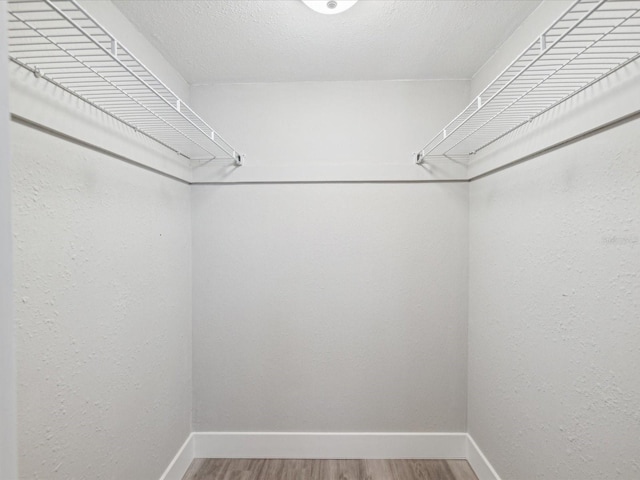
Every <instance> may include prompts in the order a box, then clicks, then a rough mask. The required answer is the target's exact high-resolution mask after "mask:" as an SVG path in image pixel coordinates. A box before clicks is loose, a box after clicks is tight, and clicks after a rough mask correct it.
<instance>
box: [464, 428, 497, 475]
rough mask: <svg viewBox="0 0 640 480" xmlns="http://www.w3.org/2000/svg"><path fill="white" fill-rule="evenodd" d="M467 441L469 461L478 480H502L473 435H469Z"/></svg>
mask: <svg viewBox="0 0 640 480" xmlns="http://www.w3.org/2000/svg"><path fill="white" fill-rule="evenodd" d="M467 440H468V443H467V455H466V457H467V461H468V462H469V465H471V468H473V471H474V472H475V473H476V477H478V480H500V476H499V475H498V472H496V471H495V469H494V468H493V466H492V465H491V463H489V460H487V457H485V456H484V453H482V450H480V448H479V447H478V444H477V443H476V442H475V441H474V440H473V438H472V437H471V435H469V434H467Z"/></svg>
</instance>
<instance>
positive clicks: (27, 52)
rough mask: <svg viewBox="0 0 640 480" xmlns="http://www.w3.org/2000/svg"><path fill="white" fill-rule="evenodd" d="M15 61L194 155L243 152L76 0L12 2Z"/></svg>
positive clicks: (238, 161) (230, 155)
mask: <svg viewBox="0 0 640 480" xmlns="http://www.w3.org/2000/svg"><path fill="white" fill-rule="evenodd" d="M8 13H9V21H8V37H9V58H10V60H11V61H13V62H14V63H16V64H18V65H20V66H22V67H24V68H26V69H28V70H30V71H31V72H33V73H34V74H35V75H36V76H39V77H42V78H44V79H45V80H47V81H49V82H51V83H53V84H55V85H57V86H58V87H60V88H62V89H64V90H65V91H67V92H69V93H70V94H72V95H74V96H76V97H78V98H80V99H82V100H84V101H85V102H87V103H89V104H91V105H92V106H94V107H96V108H98V109H100V110H101V111H103V112H104V113H106V114H108V115H110V116H112V117H114V118H116V119H118V120H119V121H121V122H123V123H125V124H126V125H128V126H130V127H131V128H133V129H134V130H136V131H138V132H140V133H142V134H144V135H146V136H147V137H150V138H152V139H154V140H156V141H157V142H159V143H161V144H162V145H164V146H166V147H168V148H170V149H171V150H173V151H175V152H177V153H179V154H180V155H182V156H184V157H186V158H192V159H194V158H229V159H233V160H234V162H235V163H236V164H238V165H240V164H242V161H243V156H242V155H240V154H239V153H238V152H237V151H236V150H235V149H234V148H233V147H232V146H231V145H230V144H229V143H228V142H226V141H225V140H224V139H223V138H222V137H221V136H220V135H219V134H218V133H217V132H216V131H214V130H213V129H212V128H211V127H210V126H209V125H208V124H207V123H206V122H205V121H204V120H203V119H202V118H200V116H198V115H197V114H196V113H195V112H194V111H193V110H191V109H190V108H189V107H188V106H187V105H185V104H184V103H183V102H182V101H181V100H180V98H179V97H178V96H177V95H176V94H175V93H173V92H172V91H171V89H169V88H168V87H167V86H166V85H165V84H164V83H163V82H162V81H161V80H159V79H158V78H157V77H156V76H155V75H154V74H153V73H151V71H150V70H149V69H147V68H146V67H145V66H144V65H143V64H142V63H141V62H140V61H139V60H138V59H137V58H136V57H135V56H134V55H133V54H132V53H131V52H130V51H129V50H127V49H126V47H124V46H123V45H122V44H120V43H119V42H118V40H117V39H116V38H115V37H114V36H113V35H111V34H110V33H109V32H108V31H107V30H106V29H105V28H104V27H102V26H101V25H100V24H99V23H98V22H97V21H96V20H95V19H93V18H92V17H91V16H90V15H89V14H88V13H87V12H86V11H85V10H84V9H83V8H82V7H81V6H80V5H78V4H77V3H76V2H75V0H9V2H8Z"/></svg>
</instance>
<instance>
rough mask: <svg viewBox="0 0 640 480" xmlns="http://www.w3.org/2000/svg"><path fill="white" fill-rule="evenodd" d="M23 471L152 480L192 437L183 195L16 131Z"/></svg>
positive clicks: (26, 475) (172, 184) (92, 155)
mask: <svg viewBox="0 0 640 480" xmlns="http://www.w3.org/2000/svg"><path fill="white" fill-rule="evenodd" d="M12 149H13V153H14V156H13V160H14V162H13V195H14V196H13V201H14V233H15V249H14V252H15V286H16V287H15V288H16V292H15V295H16V303H17V318H18V328H19V332H18V366H19V368H18V403H19V411H18V427H19V471H20V478H23V479H36V478H40V479H47V480H56V479H69V478H77V479H81V478H82V479H85V478H86V479H89V478H91V479H118V480H144V479H157V478H158V477H159V476H160V474H161V473H162V471H163V469H164V468H165V467H166V466H167V465H168V463H169V462H170V460H171V459H172V458H173V456H174V455H175V453H176V451H177V450H178V449H179V447H180V445H181V444H182V443H183V442H184V440H185V438H186V437H187V435H188V434H189V432H190V421H191V418H190V415H191V326H190V316H191V265H190V248H191V243H190V223H189V222H190V219H189V201H190V200H189V189H188V186H186V185H184V184H181V183H178V182H176V181H174V180H170V179H167V178H164V177H161V176H158V175H155V174H152V173H150V172H147V171H144V170H141V169H139V168H137V167H134V166H131V165H127V164H125V163H123V162H120V161H118V160H114V159H113V158H109V157H106V156H104V155H102V154H98V153H96V152H93V151H91V150H87V149H85V148H82V147H79V146H76V145H74V144H71V143H69V142H66V141H63V140H60V139H58V138H55V137H52V136H48V135H45V134H42V133H39V132H37V131H34V130H31V129H29V128H27V127H24V126H21V125H18V124H14V125H13V128H12Z"/></svg>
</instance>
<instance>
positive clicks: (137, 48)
mask: <svg viewBox="0 0 640 480" xmlns="http://www.w3.org/2000/svg"><path fill="white" fill-rule="evenodd" d="M79 3H80V5H81V6H82V8H84V9H86V11H87V12H89V14H90V15H91V16H92V17H94V18H95V19H96V20H97V21H98V22H99V23H100V24H101V25H102V26H103V27H104V28H106V29H107V30H108V31H109V33H111V34H112V35H113V36H115V37H116V38H117V39H118V40H119V41H120V42H121V43H122V44H123V45H124V46H125V47H126V48H127V49H128V50H129V51H130V52H131V53H133V54H134V55H135V56H136V57H137V58H138V60H140V61H141V62H142V63H143V64H144V65H145V66H146V67H147V68H148V69H149V70H151V71H152V72H153V73H154V74H155V75H156V76H157V77H158V78H159V79H161V80H162V81H163V82H164V83H165V85H167V87H169V88H170V89H171V90H173V93H175V94H176V95H178V97H180V98H181V99H182V100H183V101H184V102H186V103H187V104H188V103H189V84H188V83H187V81H186V80H185V79H184V77H183V76H182V75H181V74H180V72H178V70H176V68H175V67H174V66H173V65H172V64H171V63H170V62H169V61H168V60H167V59H166V58H164V56H163V55H162V54H161V53H160V52H159V51H158V50H156V48H155V47H154V46H153V45H152V44H151V42H149V40H147V38H146V37H145V36H144V35H142V34H141V33H140V32H139V31H138V29H137V28H136V26H135V25H134V24H133V23H131V22H130V21H129V19H128V18H127V17H125V16H124V15H123V13H122V12H121V11H120V10H119V9H118V7H116V6H115V5H114V4H113V2H111V0H80V1H79Z"/></svg>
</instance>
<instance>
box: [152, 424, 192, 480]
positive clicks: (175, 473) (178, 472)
mask: <svg viewBox="0 0 640 480" xmlns="http://www.w3.org/2000/svg"><path fill="white" fill-rule="evenodd" d="M193 447H194V442H193V433H191V434H189V436H188V437H187V439H186V440H185V442H184V443H183V444H182V447H180V450H178V453H176V456H175V457H173V460H171V463H170V464H169V466H168V467H167V469H166V470H165V471H164V473H163V474H162V476H161V477H160V480H182V477H183V476H184V474H185V473H186V471H187V469H188V468H189V465H191V462H192V461H193V459H194V458H196V457H195V455H194V448H193Z"/></svg>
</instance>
